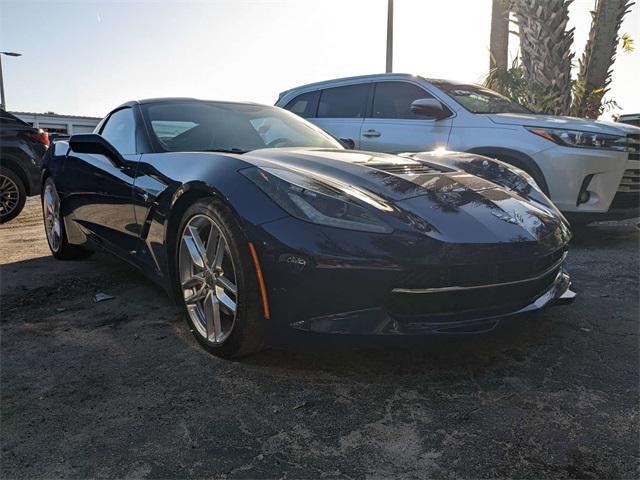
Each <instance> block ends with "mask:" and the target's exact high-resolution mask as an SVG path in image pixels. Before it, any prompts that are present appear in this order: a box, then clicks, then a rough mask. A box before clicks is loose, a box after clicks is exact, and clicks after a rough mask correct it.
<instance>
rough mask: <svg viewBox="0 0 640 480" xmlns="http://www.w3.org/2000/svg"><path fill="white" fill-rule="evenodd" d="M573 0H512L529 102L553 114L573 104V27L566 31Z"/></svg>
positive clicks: (542, 110) (561, 112)
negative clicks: (570, 5)
mask: <svg viewBox="0 0 640 480" xmlns="http://www.w3.org/2000/svg"><path fill="white" fill-rule="evenodd" d="M572 1H573V0H513V6H512V9H513V10H512V11H513V12H514V13H515V17H516V22H517V24H518V27H519V34H518V35H519V37H520V59H521V62H522V66H523V68H524V73H525V78H526V81H527V96H528V102H527V103H528V104H529V105H532V106H533V107H534V109H536V110H538V111H541V112H545V113H552V114H556V115H559V114H566V113H567V112H568V111H569V109H570V107H571V61H572V59H573V55H574V54H573V52H571V45H572V43H573V29H571V30H567V23H568V21H569V8H568V7H569V4H570V3H571V2H572Z"/></svg>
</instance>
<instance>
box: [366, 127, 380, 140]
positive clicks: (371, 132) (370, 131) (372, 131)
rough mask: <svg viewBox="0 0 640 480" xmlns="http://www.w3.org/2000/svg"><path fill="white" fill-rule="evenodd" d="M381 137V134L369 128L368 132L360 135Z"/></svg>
mask: <svg viewBox="0 0 640 480" xmlns="http://www.w3.org/2000/svg"><path fill="white" fill-rule="evenodd" d="M380 135H381V133H380V132H379V131H377V130H374V129H373V128H370V129H369V130H367V131H366V132H364V133H363V134H362V136H363V137H369V138H372V137H379V136H380Z"/></svg>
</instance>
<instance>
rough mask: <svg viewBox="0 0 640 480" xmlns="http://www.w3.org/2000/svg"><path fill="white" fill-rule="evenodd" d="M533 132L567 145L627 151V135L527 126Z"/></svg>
mask: <svg viewBox="0 0 640 480" xmlns="http://www.w3.org/2000/svg"><path fill="white" fill-rule="evenodd" d="M525 128H526V129H527V130H529V131H530V132H531V133H534V134H536V135H539V136H541V137H543V138H546V139H547V140H550V141H552V142H553V143H556V144H558V145H563V146H565V147H578V148H604V149H607V150H617V151H619V152H626V151H627V149H628V144H627V137H625V136H624V135H610V134H608V133H593V132H581V131H579V130H563V129H559V128H538V127H525Z"/></svg>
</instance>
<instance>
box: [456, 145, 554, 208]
mask: <svg viewBox="0 0 640 480" xmlns="http://www.w3.org/2000/svg"><path fill="white" fill-rule="evenodd" d="M467 152H469V153H477V154H478V155H484V156H485V157H491V158H497V159H498V160H501V161H503V162H505V163H508V164H510V165H513V166H514V167H518V168H520V169H522V170H524V171H525V172H527V173H528V174H529V175H531V176H532V177H533V179H534V180H535V181H536V183H537V184H538V185H540V188H542V191H543V192H544V193H545V194H546V195H547V196H548V195H549V186H548V184H547V180H546V178H545V176H544V173H542V170H541V169H540V167H539V166H538V164H537V163H536V162H535V161H534V160H533V159H532V158H531V157H530V156H529V155H527V154H526V153H522V152H520V151H518V150H513V149H511V148H504V147H476V148H471V149H469V150H467Z"/></svg>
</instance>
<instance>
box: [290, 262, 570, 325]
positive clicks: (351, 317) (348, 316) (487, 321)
mask: <svg viewBox="0 0 640 480" xmlns="http://www.w3.org/2000/svg"><path fill="white" fill-rule="evenodd" d="M570 286H571V281H570V279H569V275H568V274H567V273H566V272H565V271H564V270H561V271H560V272H558V275H557V277H556V280H555V281H554V283H553V285H552V286H551V287H550V288H549V289H548V290H547V291H545V292H544V293H543V294H542V295H540V296H539V297H537V298H536V299H534V300H533V301H532V302H531V303H529V304H528V305H526V306H524V307H521V308H518V309H517V310H515V311H512V312H507V313H501V314H499V315H490V314H489V315H486V316H483V315H480V316H478V317H472V318H467V319H464V320H455V319H451V318H446V317H441V318H437V317H436V318H434V317H431V316H430V317H425V318H420V317H415V316H414V317H413V318H412V319H411V320H406V319H405V320H400V319H398V318H396V317H394V316H392V315H391V314H389V312H387V311H386V310H385V309H384V308H372V309H368V310H360V311H356V312H347V313H340V314H335V315H327V316H324V317H315V318H310V319H308V320H302V321H299V322H295V323H294V324H293V325H292V326H293V327H294V328H297V329H299V330H305V331H309V332H316V333H342V334H352V335H437V334H440V335H453V334H474V333H485V332H489V331H491V330H493V329H494V328H496V326H497V325H498V324H499V322H500V321H501V320H505V319H509V318H516V317H518V316H521V315H523V314H526V313H530V312H535V311H537V310H541V309H542V308H544V307H547V306H550V305H553V304H556V305H567V304H571V303H573V301H574V299H575V297H576V294H575V293H574V292H573V291H571V290H570V288H569V287H570Z"/></svg>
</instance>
